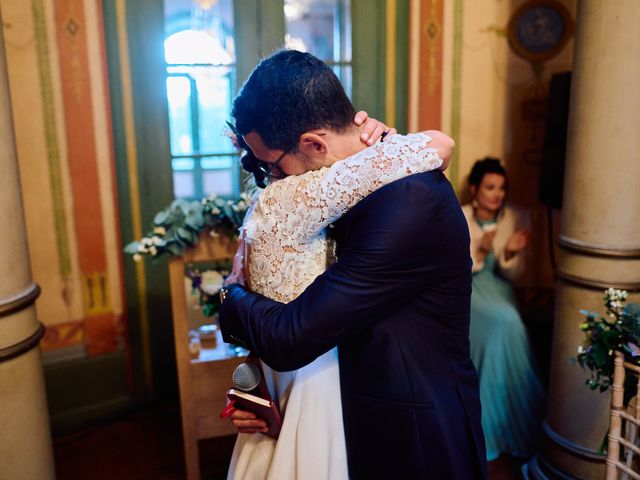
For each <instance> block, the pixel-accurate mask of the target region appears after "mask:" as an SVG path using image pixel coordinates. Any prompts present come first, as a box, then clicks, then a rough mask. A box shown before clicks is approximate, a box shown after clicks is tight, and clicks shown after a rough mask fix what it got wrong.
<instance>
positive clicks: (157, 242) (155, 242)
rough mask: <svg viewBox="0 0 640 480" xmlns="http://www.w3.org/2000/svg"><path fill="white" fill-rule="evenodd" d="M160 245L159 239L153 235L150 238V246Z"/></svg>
mask: <svg viewBox="0 0 640 480" xmlns="http://www.w3.org/2000/svg"><path fill="white" fill-rule="evenodd" d="M160 244H162V239H161V238H160V237H156V236H155V235H154V236H153V237H151V245H160Z"/></svg>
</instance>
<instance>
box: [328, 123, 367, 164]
mask: <svg viewBox="0 0 640 480" xmlns="http://www.w3.org/2000/svg"><path fill="white" fill-rule="evenodd" d="M327 136H328V138H327V140H329V142H328V143H329V144H330V146H331V150H330V152H329V155H328V157H329V159H330V163H331V164H333V163H334V162H336V161H338V160H344V159H345V158H348V157H350V156H352V155H355V154H356V153H358V152H360V151H361V150H364V149H365V148H367V145H365V144H364V143H362V140H361V139H360V128H350V129H349V130H347V131H346V132H343V133H335V132H328V133H327ZM329 136H330V137H329Z"/></svg>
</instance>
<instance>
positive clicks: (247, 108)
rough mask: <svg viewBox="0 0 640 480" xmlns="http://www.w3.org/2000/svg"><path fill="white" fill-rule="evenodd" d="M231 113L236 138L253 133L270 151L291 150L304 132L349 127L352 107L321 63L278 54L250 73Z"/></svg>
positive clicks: (303, 55) (292, 54) (290, 53)
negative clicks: (256, 134) (254, 132)
mask: <svg viewBox="0 0 640 480" xmlns="http://www.w3.org/2000/svg"><path fill="white" fill-rule="evenodd" d="M231 114H232V115H233V117H234V118H235V129H236V132H237V133H238V134H239V135H245V134H247V133H249V132H251V131H253V130H255V131H256V133H258V134H259V135H260V138H261V139H262V141H263V142H264V144H265V145H266V146H267V147H269V148H270V149H277V150H283V151H287V152H291V151H294V149H295V148H296V146H297V144H298V140H299V138H300V135H302V134H303V133H304V132H307V131H309V130H313V129H317V128H328V129H331V130H333V131H336V132H344V131H345V130H346V129H348V128H350V127H351V126H352V125H353V117H354V116H355V109H354V108H353V105H352V104H351V101H350V100H349V98H348V97H347V95H346V93H345V92H344V89H343V88H342V85H341V84H340V81H339V80H338V77H336V75H335V74H334V73H333V71H332V70H331V69H330V68H329V67H328V66H327V65H326V64H325V63H324V62H322V61H321V60H319V59H317V58H316V57H314V56H313V55H310V54H308V53H303V52H298V51H296V50H281V51H279V52H277V53H274V54H273V55H271V56H270V57H268V58H265V59H264V60H262V61H261V62H260V63H259V64H258V65H257V66H256V68H255V69H254V70H253V72H251V75H250V76H249V78H248V79H247V81H246V82H245V83H244V85H243V86H242V89H241V90H240V93H239V94H238V96H237V97H236V98H235V100H234V101H233V109H232V112H231Z"/></svg>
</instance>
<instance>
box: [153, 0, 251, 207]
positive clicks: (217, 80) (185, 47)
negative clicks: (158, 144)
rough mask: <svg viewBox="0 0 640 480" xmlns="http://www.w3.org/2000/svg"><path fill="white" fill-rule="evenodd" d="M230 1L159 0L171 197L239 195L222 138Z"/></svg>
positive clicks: (229, 86)
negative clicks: (162, 15) (163, 34)
mask: <svg viewBox="0 0 640 480" xmlns="http://www.w3.org/2000/svg"><path fill="white" fill-rule="evenodd" d="M232 7H233V5H232V2H231V0H217V1H213V0H199V1H197V2H193V3H192V2H189V1H185V0H173V1H171V0H170V1H167V2H165V18H166V20H167V22H166V26H167V28H166V33H167V36H166V40H165V44H164V49H165V60H166V64H167V101H168V104H169V133H170V140H171V156H172V169H173V188H174V196H175V197H176V198H187V199H199V198H202V197H203V196H205V195H209V194H211V193H216V194H218V195H222V196H227V197H234V196H237V195H238V193H239V170H238V162H237V161H236V157H237V153H236V152H235V150H234V148H233V145H232V143H231V141H230V139H229V138H228V137H226V136H225V135H224V131H225V127H226V123H225V122H226V121H227V120H228V119H229V110H230V109H231V102H232V100H233V97H234V95H235V89H236V63H235V62H236V59H235V48H234V37H233V9H232Z"/></svg>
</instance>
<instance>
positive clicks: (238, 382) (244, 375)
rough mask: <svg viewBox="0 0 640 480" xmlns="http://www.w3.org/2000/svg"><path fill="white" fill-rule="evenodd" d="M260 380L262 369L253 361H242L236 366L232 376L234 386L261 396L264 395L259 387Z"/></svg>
mask: <svg viewBox="0 0 640 480" xmlns="http://www.w3.org/2000/svg"><path fill="white" fill-rule="evenodd" d="M260 380H261V375H260V370H259V369H258V367H257V366H256V365H254V364H253V363H241V364H240V365H238V366H237V367H236V368H235V370H234V371H233V375H232V376H231V383H233V386H234V388H237V389H238V390H242V391H243V392H246V393H250V394H252V395H256V396H259V397H261V396H262V395H261V392H260V389H259V388H258V387H259V385H260Z"/></svg>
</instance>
